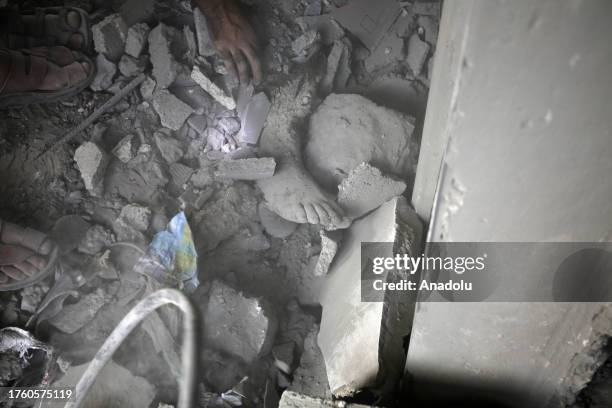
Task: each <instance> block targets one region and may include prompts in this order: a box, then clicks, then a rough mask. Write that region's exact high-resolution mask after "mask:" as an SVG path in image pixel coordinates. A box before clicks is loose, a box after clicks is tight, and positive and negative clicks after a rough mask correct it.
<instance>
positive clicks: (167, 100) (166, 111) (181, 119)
mask: <svg viewBox="0 0 612 408" xmlns="http://www.w3.org/2000/svg"><path fill="white" fill-rule="evenodd" d="M152 103H153V108H154V109H155V112H157V114H158V115H159V120H160V121H161V123H162V125H163V126H165V127H167V128H168V129H172V130H179V129H180V128H181V127H182V126H183V124H184V123H185V121H186V120H187V118H188V117H189V116H191V115H192V114H193V113H194V111H193V109H192V108H191V106H189V105H187V104H186V103H185V102H183V101H181V100H180V99H178V98H177V97H176V96H174V95H173V94H171V93H170V92H169V91H167V90H166V89H162V90H158V91H157V92H156V93H155V95H153V102H152Z"/></svg>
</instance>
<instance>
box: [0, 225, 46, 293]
mask: <svg viewBox="0 0 612 408" xmlns="http://www.w3.org/2000/svg"><path fill="white" fill-rule="evenodd" d="M56 256H57V249H56V246H55V245H54V244H53V242H52V241H51V240H50V239H49V238H48V237H47V236H46V235H45V234H43V233H41V232H38V231H35V230H33V229H30V228H22V227H20V226H18V225H15V224H12V223H10V222H6V221H2V220H0V291H3V290H14V289H20V288H21V287H24V286H27V285H29V284H33V283H35V282H37V281H38V280H40V279H43V278H44V277H45V276H47V274H48V272H50V270H51V269H52V266H53V262H54V259H55V257H56Z"/></svg>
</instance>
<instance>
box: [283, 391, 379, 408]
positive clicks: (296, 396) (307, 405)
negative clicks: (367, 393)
mask: <svg viewBox="0 0 612 408" xmlns="http://www.w3.org/2000/svg"><path fill="white" fill-rule="evenodd" d="M339 407H342V408H373V407H372V406H370V405H362V404H350V403H349V404H347V403H346V402H344V401H334V400H331V399H327V400H324V399H322V398H313V397H311V396H309V395H304V394H300V393H297V392H293V391H285V392H283V395H282V396H281V399H280V402H279V405H278V408H339Z"/></svg>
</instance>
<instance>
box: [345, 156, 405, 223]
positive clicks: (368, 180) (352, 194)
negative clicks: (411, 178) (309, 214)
mask: <svg viewBox="0 0 612 408" xmlns="http://www.w3.org/2000/svg"><path fill="white" fill-rule="evenodd" d="M405 190H406V183H404V182H403V181H399V180H394V179H392V178H390V177H387V176H384V175H383V174H382V173H381V172H380V170H378V169H377V168H376V167H372V166H370V165H369V164H368V163H361V164H360V165H359V166H357V167H356V168H355V169H354V170H353V171H351V172H350V173H349V175H348V177H347V178H345V179H344V180H343V181H342V183H340V185H339V186H338V204H340V205H341V206H342V207H343V208H344V210H346V215H347V216H349V217H351V218H359V217H361V216H362V215H364V214H366V213H368V212H370V211H372V210H373V209H375V208H378V207H379V206H380V205H381V204H384V203H386V202H387V201H389V200H390V199H392V198H393V197H397V196H399V195H401V194H402V193H403V192H404V191H405Z"/></svg>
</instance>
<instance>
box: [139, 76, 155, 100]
mask: <svg viewBox="0 0 612 408" xmlns="http://www.w3.org/2000/svg"><path fill="white" fill-rule="evenodd" d="M156 86H157V82H155V80H154V79H153V78H151V77H150V76H147V77H146V78H145V80H144V81H143V82H142V84H140V96H142V99H144V100H149V99H151V98H153V94H154V93H155V87H156Z"/></svg>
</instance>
